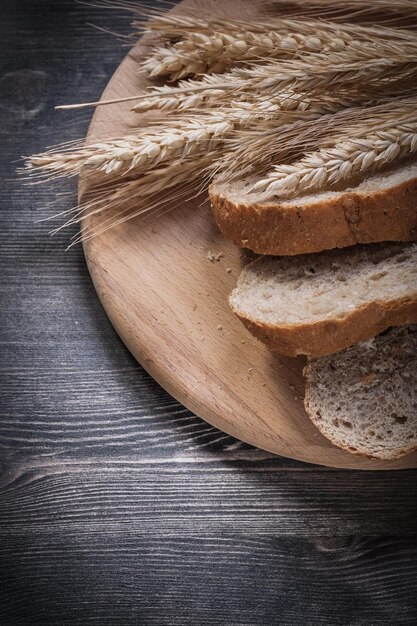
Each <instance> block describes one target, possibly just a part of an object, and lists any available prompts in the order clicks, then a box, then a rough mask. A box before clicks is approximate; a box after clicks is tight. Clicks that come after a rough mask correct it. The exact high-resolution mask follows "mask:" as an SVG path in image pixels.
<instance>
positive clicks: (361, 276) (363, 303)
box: [229, 243, 417, 356]
mask: <svg viewBox="0 0 417 626" xmlns="http://www.w3.org/2000/svg"><path fill="white" fill-rule="evenodd" d="M229 302H230V306H231V308H232V310H233V311H234V312H235V313H236V315H237V316H238V317H239V318H240V320H241V321H242V322H243V323H244V324H245V326H246V327H247V328H248V329H249V330H250V331H251V332H252V334H253V335H255V336H256V337H257V338H258V339H260V340H261V341H263V342H264V343H266V344H267V345H268V346H269V347H270V348H271V349H272V350H275V351H277V352H281V353H282V354H286V355H288V356H297V355H298V354H306V355H309V356H323V355H326V354H331V353H333V352H337V351H339V350H343V349H345V348H347V347H349V346H351V345H353V344H354V343H358V342H359V341H363V340H365V339H369V338H371V337H375V336H376V335H377V334H378V333H381V332H382V331H384V330H386V329H387V328H389V327H390V326H399V325H402V324H412V323H417V243H387V244H372V245H367V246H354V247H353V248H345V249H343V250H331V251H327V252H321V253H319V254H311V255H310V254H308V255H302V256H299V257H259V258H258V259H256V260H255V261H253V262H252V263H250V264H249V265H247V266H246V267H245V268H244V269H243V271H242V273H241V275H240V277H239V280H238V283H237V286H236V288H235V289H234V291H233V292H232V293H231V295H230V299H229Z"/></svg>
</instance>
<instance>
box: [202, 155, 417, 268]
mask: <svg viewBox="0 0 417 626" xmlns="http://www.w3.org/2000/svg"><path fill="white" fill-rule="evenodd" d="M255 181H256V178H247V179H244V180H240V181H236V182H233V183H219V182H214V183H213V184H212V185H211V187H210V190H209V194H210V199H211V203H212V208H213V213H214V216H215V218H216V221H217V223H218V225H219V227H220V230H221V231H222V233H223V235H224V236H225V237H226V239H230V240H231V241H233V242H234V243H236V244H237V245H238V246H240V247H243V248H249V249H250V250H252V251H253V252H256V253H258V254H271V255H282V256H286V255H296V254H305V253H310V252H320V251H321V250H330V249H333V248H343V247H346V246H352V245H354V244H356V243H372V242H379V241H412V240H416V239H417V161H416V160H413V161H408V162H405V163H402V164H400V165H396V166H395V167H393V168H391V169H390V170H387V171H384V172H381V173H377V174H374V175H373V176H370V177H368V178H366V179H365V180H363V181H362V182H360V181H355V182H354V185H353V186H352V187H349V188H346V189H344V190H342V191H340V190H339V191H323V192H321V193H315V194H309V195H304V196H300V197H298V198H296V199H294V200H282V199H281V200H280V199H279V198H275V199H274V198H273V199H267V198H266V196H265V194H256V193H255V194H253V193H249V189H250V187H251V186H252V185H253V183H254V182H255ZM352 184H353V183H352Z"/></svg>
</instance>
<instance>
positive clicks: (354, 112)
mask: <svg viewBox="0 0 417 626" xmlns="http://www.w3.org/2000/svg"><path fill="white" fill-rule="evenodd" d="M416 107H417V98H416V97H412V98H398V99H390V100H389V101H388V102H385V103H383V104H379V105H371V104H367V105H365V106H363V105H362V106H358V107H354V108H349V107H344V108H341V109H340V110H338V111H333V112H332V111H331V110H330V107H329V110H328V111H326V110H325V108H326V105H325V101H324V102H323V114H322V115H317V116H315V117H314V116H311V117H310V118H308V117H307V118H304V119H303V118H301V116H300V117H299V118H298V119H295V120H294V121H293V122H292V123H287V124H284V125H283V126H281V127H280V128H274V127H273V126H272V124H271V125H270V126H269V127H267V126H266V125H265V127H264V128H263V129H259V130H257V131H255V130H254V129H241V130H237V131H236V132H235V133H234V135H233V138H232V140H231V141H229V142H228V150H227V151H226V152H225V153H224V154H223V156H222V157H221V158H220V159H218V160H217V161H216V163H215V164H214V165H213V166H212V167H211V171H213V172H215V174H217V175H219V177H220V178H221V179H222V180H225V181H230V180H233V179H237V178H242V177H244V176H248V175H252V174H257V176H258V177H259V176H262V173H265V172H267V171H268V169H270V168H271V164H274V163H279V164H291V163H292V162H294V161H297V160H299V159H302V158H303V156H304V155H305V154H306V153H309V152H315V151H317V150H318V149H321V148H332V147H333V146H334V145H335V144H336V143H340V142H344V141H346V140H348V139H349V138H350V137H351V136H352V137H356V138H358V137H359V138H362V139H363V138H366V137H367V135H368V134H371V133H373V132H376V131H378V130H385V129H387V128H390V127H391V126H392V124H393V120H395V121H396V122H398V123H399V124H400V123H401V124H403V123H408V122H409V121H410V119H412V118H413V115H414V111H415V110H416ZM265 177H266V175H265V176H263V178H265Z"/></svg>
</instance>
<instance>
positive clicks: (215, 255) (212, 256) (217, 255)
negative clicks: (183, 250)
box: [207, 250, 224, 263]
mask: <svg viewBox="0 0 417 626" xmlns="http://www.w3.org/2000/svg"><path fill="white" fill-rule="evenodd" d="M223 256H224V254H223V252H212V251H211V250H209V251H208V252H207V258H208V260H209V261H210V262H211V263H214V261H220V259H221V258H222V257H223Z"/></svg>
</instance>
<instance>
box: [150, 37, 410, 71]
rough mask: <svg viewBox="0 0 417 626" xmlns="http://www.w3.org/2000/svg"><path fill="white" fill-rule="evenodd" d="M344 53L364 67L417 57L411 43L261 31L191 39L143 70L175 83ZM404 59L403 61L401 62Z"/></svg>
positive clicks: (158, 53)
mask: <svg viewBox="0 0 417 626" xmlns="http://www.w3.org/2000/svg"><path fill="white" fill-rule="evenodd" d="M327 51H331V52H337V53H339V56H338V60H339V61H340V59H341V57H340V55H341V53H344V56H345V57H346V61H350V62H352V61H355V60H356V61H364V60H368V59H375V58H378V57H379V58H380V57H388V58H390V57H391V56H395V55H398V53H399V51H401V54H402V55H404V56H405V55H406V58H416V57H417V38H416V40H415V41H403V42H401V44H400V43H399V42H398V41H396V40H391V39H380V38H372V37H371V38H369V39H366V40H365V39H354V38H353V37H352V36H351V35H350V34H349V33H347V32H343V31H341V30H335V31H331V30H320V29H318V28H317V29H316V32H315V34H314V35H312V34H301V33H297V32H287V33H280V32H277V31H272V30H265V31H264V32H262V33H258V32H256V31H239V32H236V33H233V32H232V33H227V32H225V33H223V32H215V33H213V34H211V35H207V34H205V33H190V34H189V35H188V36H187V37H186V38H185V39H183V40H180V41H179V42H177V43H175V44H174V45H172V46H168V47H158V48H156V50H154V52H153V54H152V55H151V56H150V57H148V59H146V60H145V61H144V63H143V65H142V67H143V69H144V70H145V71H146V72H147V73H148V75H149V76H150V77H151V78H154V77H157V76H169V77H170V80H173V81H176V80H179V79H181V78H184V77H188V76H193V75H197V74H213V73H222V72H224V71H225V70H226V69H228V68H230V67H232V66H234V65H236V63H242V62H252V63H254V62H256V63H259V62H262V61H263V60H265V59H278V58H291V57H298V58H299V57H300V56H302V55H305V54H312V53H313V54H314V53H325V52H327ZM404 56H402V58H404Z"/></svg>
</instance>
